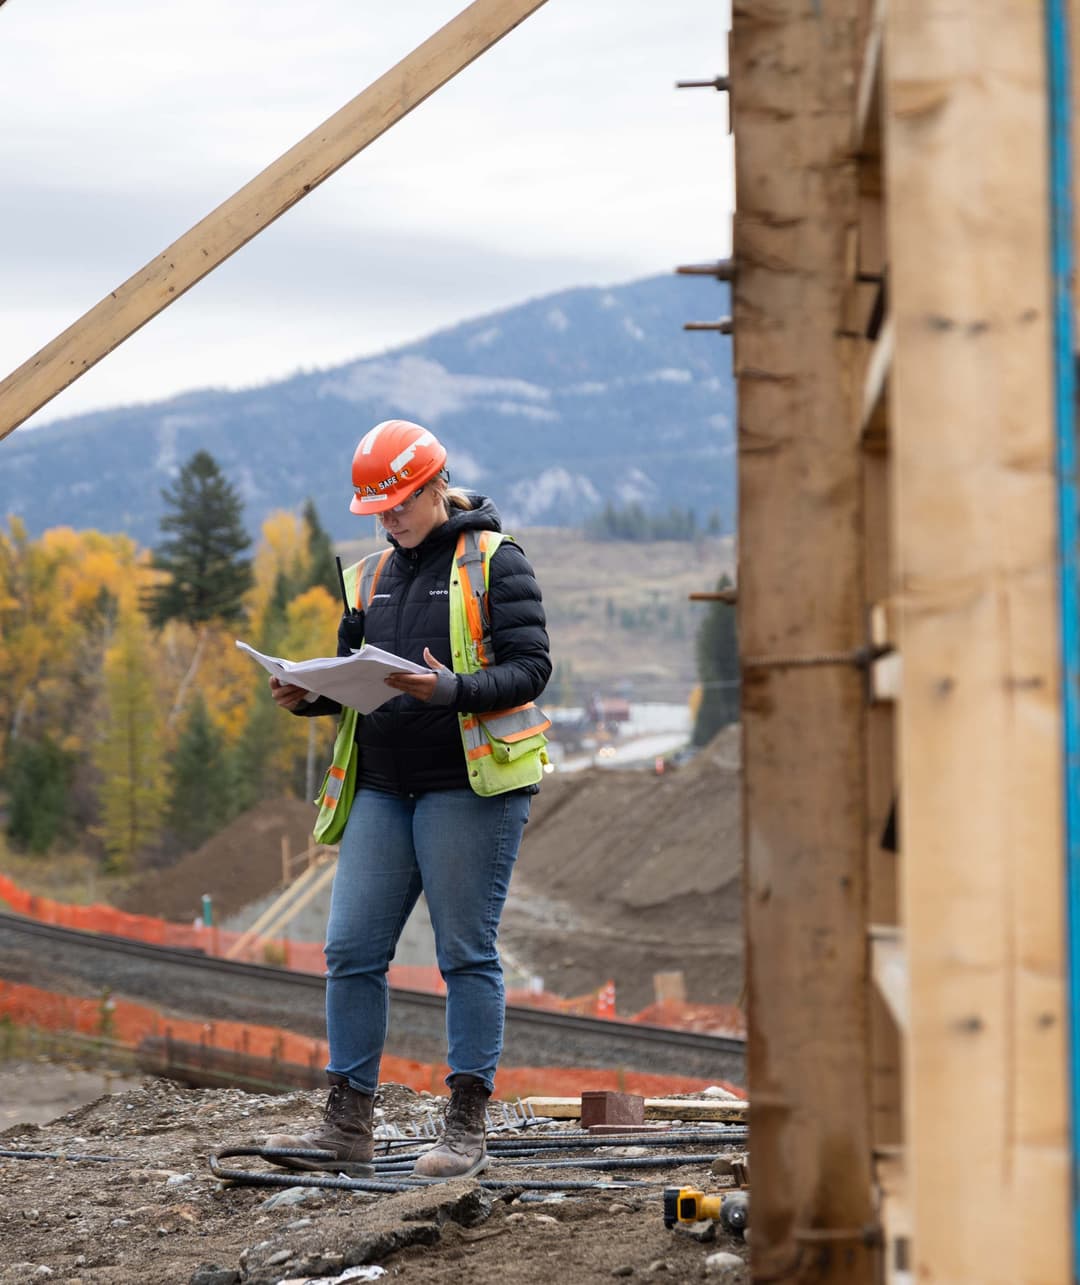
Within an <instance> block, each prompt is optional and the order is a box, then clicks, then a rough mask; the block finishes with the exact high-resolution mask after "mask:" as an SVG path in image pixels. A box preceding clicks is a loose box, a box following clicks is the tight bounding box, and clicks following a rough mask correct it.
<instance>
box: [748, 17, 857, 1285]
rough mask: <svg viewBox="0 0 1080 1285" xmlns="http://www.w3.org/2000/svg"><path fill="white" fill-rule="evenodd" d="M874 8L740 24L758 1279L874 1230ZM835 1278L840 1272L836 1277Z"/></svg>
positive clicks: (852, 1252)
mask: <svg viewBox="0 0 1080 1285" xmlns="http://www.w3.org/2000/svg"><path fill="white" fill-rule="evenodd" d="M857 9H858V5H857V3H856V0H830V3H829V4H827V5H811V4H807V3H805V0H768V2H767V3H756V2H753V3H750V2H746V0H737V3H736V4H735V5H734V6H733V25H732V38H731V60H730V67H729V75H730V78H731V85H732V102H733V104H734V109H735V116H734V122H735V167H736V181H735V186H736V191H737V193H738V205H737V208H736V211H735V223H734V258H735V261H736V262H737V263H738V265H739V283H738V289H737V290H735V291H734V292H733V311H734V324H735V340H734V350H735V373H736V378H737V380H738V412H739V432H738V442H739V542H738V543H739V560H740V565H739V645H740V649H741V651H742V654H743V655H744V656H753V657H758V658H762V660H763V662H764V663H762V664H761V665H755V667H754V668H753V670H752V671H750V672H749V673H747V674H745V675H744V682H743V692H742V701H743V705H742V729H743V749H744V768H743V780H744V834H745V874H746V880H745V886H746V916H745V922H746V932H747V980H748V990H749V1003H748V1012H749V1016H750V1031H749V1035H748V1041H747V1060H748V1074H749V1084H750V1121H751V1123H750V1132H751V1136H752V1138H753V1144H752V1145H753V1152H754V1200H755V1206H754V1235H753V1242H752V1245H751V1254H752V1259H753V1262H752V1275H753V1276H754V1277H755V1279H777V1280H779V1279H783V1280H785V1281H790V1282H801V1281H810V1280H814V1281H823V1280H825V1279H828V1280H829V1281H830V1282H833V1283H835V1285H839V1283H841V1282H842V1283H843V1285H849V1283H850V1285H865V1282H866V1281H870V1280H874V1279H876V1278H877V1258H878V1256H877V1253H876V1251H875V1250H874V1249H872V1248H871V1247H869V1246H866V1245H865V1244H863V1243H862V1242H861V1241H859V1240H853V1239H845V1240H844V1241H843V1250H842V1252H833V1251H830V1252H829V1253H828V1254H827V1255H821V1254H819V1253H818V1252H816V1251H815V1252H814V1253H806V1252H804V1251H803V1250H802V1249H801V1248H800V1247H801V1246H803V1245H805V1243H806V1241H807V1240H808V1239H809V1238H811V1237H815V1236H819V1237H827V1236H829V1235H830V1234H831V1233H835V1234H836V1235H837V1237H838V1238H839V1237H850V1229H851V1228H857V1227H862V1226H865V1225H866V1224H867V1223H869V1222H872V1221H873V1212H874V1211H873V1208H872V1203H871V1192H872V1181H871V1170H870V1155H871V1146H870V1143H871V1128H872V1125H871V1104H870V1087H869V1086H870V1081H871V1072H870V1056H871V1051H870V1038H869V1009H870V1003H871V995H872V988H871V985H870V980H869V975H868V969H867V956H868V952H867V949H866V936H865V933H866V922H865V906H866V896H867V886H866V860H865V856H866V852H865V849H866V789H867V773H866V761H865V759H866V754H865V736H866V698H865V679H864V676H863V675H862V673H861V672H860V671H859V669H858V668H857V667H856V666H855V665H850V666H845V665H835V664H834V665H822V666H815V665H807V666H800V667H788V668H783V667H780V666H776V667H772V666H770V665H769V664H768V663H767V661H768V658H769V657H770V656H777V655H780V654H786V655H793V654H795V655H807V656H809V655H814V654H819V653H832V652H847V651H850V650H852V649H854V648H856V647H859V646H861V645H862V644H863V642H864V641H865V598H864V586H863V580H862V560H863V548H862V540H863V509H862V471H861V470H862V452H861V451H860V447H859V436H858V431H857V425H856V419H857V410H856V409H855V406H854V404H855V403H856V402H857V400H858V391H857V385H856V378H857V376H856V371H855V352H856V347H857V342H858V341H857V340H855V339H851V338H844V337H842V336H841V335H840V333H839V332H840V331H842V330H843V324H842V319H843V315H844V302H845V295H846V289H847V283H848V279H849V276H850V270H849V268H850V260H849V258H848V257H847V252H848V242H847V236H846V232H847V229H848V228H849V227H851V226H853V225H854V224H855V222H856V221H857V217H858V175H857V172H856V165H855V160H854V156H853V152H852V147H851V135H852V121H853V115H854V107H855V101H854V100H855V84H854V76H853V74H852V73H853V70H854V68H855V65H856V56H857V50H856V47H855V19H856V16H857ZM826 1256H827V1257H828V1259H829V1274H828V1275H827V1277H826V1276H825V1275H823V1274H822V1271H821V1260H822V1258H823V1257H826Z"/></svg>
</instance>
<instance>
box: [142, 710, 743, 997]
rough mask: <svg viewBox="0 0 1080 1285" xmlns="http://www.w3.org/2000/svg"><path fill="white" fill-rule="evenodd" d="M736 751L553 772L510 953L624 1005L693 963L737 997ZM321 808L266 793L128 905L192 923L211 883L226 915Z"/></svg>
mask: <svg viewBox="0 0 1080 1285" xmlns="http://www.w3.org/2000/svg"><path fill="white" fill-rule="evenodd" d="M738 756H739V730H738V728H727V729H725V730H724V731H723V732H721V733H720V734H719V735H718V736H717V737H716V738H715V740H714V741H713V742H712V743H711V744H710V745H708V746H707V747H706V748H705V749H703V750H702V751H701V752H700V753H699V754H698V755H697V756H696V757H695V758H693V759H692V760H691V761H690V762H689V763H687V764H685V765H683V766H681V767H669V768H668V769H667V770H666V771H665V772H664V773H663V775H660V776H657V775H656V774H655V773H654V772H652V771H643V770H637V771H634V770H613V769H607V768H589V769H586V770H585V771H582V772H576V773H575V772H567V773H562V774H560V773H555V774H554V775H552V776H550V777H547V778H546V779H545V781H544V784H543V787H542V788H541V791H540V794H539V795H538V796H537V797H536V799H535V800H534V804H533V811H532V817H531V819H530V821H529V824H528V826H527V827H526V831H525V840H524V843H523V845H522V850H521V857H520V859H519V862H518V868H517V871H516V872H515V875H514V881H513V884H512V885H511V892H510V901H509V903H508V905H507V909H506V915H505V917H504V920H503V929H502V933H501V940H502V944H503V947H504V950H505V952H506V955H507V957H508V958H507V962H508V963H510V964H512V965H514V966H515V968H516V969H517V970H520V971H523V972H525V973H531V974H535V975H537V976H539V977H541V978H542V979H543V982H544V985H545V987H546V988H547V989H549V990H552V991H555V992H557V993H558V994H561V995H581V994H585V993H586V992H589V991H592V990H595V989H596V988H597V987H598V986H599V985H601V984H602V983H603V982H605V981H607V980H609V979H611V980H613V981H614V982H615V986H616V1003H617V1007H618V1011H619V1012H620V1013H633V1012H637V1011H638V1010H640V1009H643V1008H645V1007H646V1006H647V1005H649V1004H651V1003H652V1002H653V1000H654V998H655V994H654V986H653V975H654V974H655V973H657V972H672V971H682V972H683V974H684V975H685V979H686V997H687V999H689V1000H690V1001H691V1002H693V1003H699V1004H731V1003H736V1002H737V1001H738V999H739V993H740V988H741V985H742V929H741V917H742V891H741V865H742V839H741V819H740V771H739V757H738ZM312 818H313V810H312V808H311V806H310V805H309V804H307V803H303V802H300V801H298V800H292V799H281V800H277V801H275V802H273V803H266V804H262V805H260V806H259V807H257V808H254V809H252V810H251V811H250V812H247V813H245V814H244V815H243V816H240V817H238V818H237V819H236V820H235V821H233V822H232V824H231V825H230V826H228V828H227V829H225V830H223V831H222V832H221V833H220V834H218V835H216V836H215V837H214V838H213V839H211V840H210V841H209V842H207V843H206V844H204V845H203V846H202V847H201V848H199V849H198V851H196V852H193V853H191V854H190V855H189V856H187V857H185V858H184V859H183V860H181V861H180V862H179V863H177V864H176V865H175V866H172V867H170V868H169V869H167V870H163V871H158V872H155V873H154V874H153V875H152V876H147V877H146V878H145V879H143V880H141V881H140V882H139V883H138V884H137V885H136V886H134V887H132V888H131V889H130V890H129V892H128V893H127V895H126V896H125V898H124V900H123V902H122V903H121V904H122V908H123V909H125V910H132V911H137V912H139V913H142V914H151V915H160V916H162V917H163V918H166V919H171V920H174V921H178V922H184V921H187V920H191V919H193V918H194V917H195V916H197V915H198V913H199V909H200V904H201V898H202V895H203V893H209V894H210V896H211V897H212V898H213V904H214V917H215V921H216V922H217V923H219V924H220V923H222V922H223V921H224V920H225V919H226V918H227V917H229V916H232V915H236V914H238V913H239V912H240V911H242V910H244V909H245V908H249V907H251V906H252V904H253V903H255V902H258V901H259V899H260V898H265V897H266V896H267V895H268V894H271V893H272V892H273V891H274V890H276V889H277V888H278V886H279V885H280V882H281V837H282V835H286V836H287V837H288V840H289V844H290V849H291V851H292V852H293V853H300V852H302V851H304V849H305V848H306V847H307V845H308V842H309V839H310V832H311V825H312ZM320 932H321V928H320ZM427 962H432V963H433V962H434V958H432V959H431V960H430V961H427Z"/></svg>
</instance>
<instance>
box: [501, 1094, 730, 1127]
mask: <svg viewBox="0 0 1080 1285" xmlns="http://www.w3.org/2000/svg"><path fill="white" fill-rule="evenodd" d="M521 1102H522V1105H523V1106H526V1107H530V1108H531V1109H532V1110H533V1111H534V1112H535V1113H536V1114H537V1115H546V1116H550V1117H551V1119H552V1120H577V1119H580V1117H581V1099H580V1098H558V1097H554V1098H547V1097H531V1098H522V1100H521ZM749 1105H750V1104H749V1103H748V1102H743V1101H739V1100H737V1099H732V1098H727V1099H718V1098H646V1099H645V1115H646V1116H647V1117H648V1118H649V1119H652V1120H718V1121H724V1122H727V1123H729V1124H732V1123H734V1124H745V1123H746V1118H747V1115H748V1113H749Z"/></svg>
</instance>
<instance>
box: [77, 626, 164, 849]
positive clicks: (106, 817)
mask: <svg viewBox="0 0 1080 1285" xmlns="http://www.w3.org/2000/svg"><path fill="white" fill-rule="evenodd" d="M105 694H106V715H105V727H104V731H103V735H102V738H101V740H100V741H98V743H97V744H96V745H95V746H94V753H93V758H94V765H95V767H97V769H98V771H99V772H100V773H101V778H102V779H101V794H100V806H101V822H102V823H101V829H100V833H101V837H102V839H103V841H104V844H105V850H106V852H107V853H108V855H109V864H110V865H111V866H112V867H113V869H116V870H124V869H126V868H127V867H128V866H129V865H130V863H131V858H132V857H133V856H134V855H135V853H136V852H137V851H138V850H139V849H140V848H142V847H144V846H145V845H146V844H148V843H150V842H151V841H152V840H154V839H156V838H157V836H158V835H159V833H160V832H161V821H162V813H163V811H164V808H165V794H166V782H165V775H166V769H165V752H164V749H163V746H162V740H161V725H162V718H161V711H160V709H159V706H158V702H157V699H156V696H155V693H154V689H153V681H152V675H151V669H150V656H149V639H148V637H147V633H146V626H145V624H144V623H143V620H142V617H141V616H140V615H139V613H138V612H136V611H134V610H128V611H125V612H124V613H123V614H122V615H121V617H120V621H119V625H118V628H117V632H116V640H115V642H114V644H113V646H111V647H110V648H109V650H108V652H107V654H106V657H105Z"/></svg>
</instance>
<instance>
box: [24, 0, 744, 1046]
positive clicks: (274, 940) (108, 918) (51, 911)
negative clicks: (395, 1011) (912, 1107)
mask: <svg viewBox="0 0 1080 1285" xmlns="http://www.w3.org/2000/svg"><path fill="white" fill-rule="evenodd" d="M0 2H2V0H0ZM0 901H5V902H7V904H8V905H9V906H10V907H11V909H12V910H14V911H15V912H16V913H18V914H21V915H26V916H28V917H30V918H32V919H37V920H39V921H40V922H41V923H46V924H55V925H57V926H58V927H61V928H77V929H80V930H82V931H83V932H97V933H109V934H111V935H113V936H115V937H127V938H130V939H132V940H134V941H143V942H147V943H148V944H150V945H154V946H173V947H181V948H183V949H186V950H199V951H202V952H203V954H206V955H214V956H219V957H222V958H228V959H233V958H235V959H240V960H243V961H245V962H247V963H257V964H274V965H277V966H278V967H281V968H289V969H292V970H294V971H295V972H301V973H315V974H318V975H319V976H322V974H323V973H325V971H326V961H325V959H324V956H323V948H322V946H321V945H320V944H319V943H317V942H307V941H293V940H292V939H291V938H289V937H257V938H255V939H254V940H252V941H250V942H247V941H246V938H247V934H244V933H238V932H227V931H226V930H224V929H222V928H218V927H217V926H216V925H211V926H208V925H205V924H203V923H202V922H200V921H195V922H193V923H191V924H177V923H171V922H169V921H168V920H165V919H159V918H157V917H156V916H153V915H133V914H129V913H128V912H127V911H123V910H116V909H115V908H114V907H112V906H105V905H102V904H101V903H95V904H94V905H90V906H75V905H70V904H68V903H66V902H61V901H53V900H52V899H51V898H49V897H39V896H37V895H35V894H33V893H29V892H26V891H25V890H24V889H22V888H20V887H19V886H18V885H17V884H16V883H15V882H14V881H13V880H12V879H10V878H8V876H7V875H4V874H0ZM241 938H245V942H244V943H243V946H244V948H243V949H242V950H241V951H240V952H239V953H234V948H235V947H236V946H237V943H239V942H240V941H241ZM389 981H390V985H391V986H392V987H394V988H395V989H398V990H412V991H423V992H425V993H426V994H430V995H445V994H446V984H445V982H444V981H443V979H442V976H441V974H440V973H439V970H438V968H437V967H434V966H425V965H410V964H391V965H390V970H389ZM507 1002H508V1003H510V1004H514V1005H522V1006H526V1007H530V1008H541V1009H546V1010H548V1011H552V1012H558V1013H569V1014H574V1015H576V1016H579V1017H607V1018H613V1019H614V1018H617V1016H618V1015H617V1013H616V1009H615V983H614V982H613V981H610V980H608V981H605V982H604V983H603V984H602V985H600V986H598V987H597V988H596V990H593V991H589V992H588V993H587V994H585V995H577V996H572V997H570V998H567V997H564V996H561V995H555V994H553V993H552V992H551V991H547V990H543V989H540V990H534V989H528V990H517V989H513V990H510V991H509V993H508V994H507ZM622 1020H625V1021H631V1022H642V1023H646V1024H649V1025H652V1026H663V1027H668V1028H672V1029H679V1030H692V1031H701V1032H706V1033H709V1034H719V1035H732V1036H735V1037H738V1038H745V1034H746V1022H745V1018H744V1017H743V1014H742V1012H741V1010H739V1009H738V1008H736V1007H734V1006H733V1005H723V1004H719V1005H706V1004H687V1003H682V1002H679V1001H676V1000H665V1001H663V1002H662V1003H657V1004H652V1005H650V1006H649V1007H648V1008H646V1009H644V1010H642V1012H640V1013H638V1014H636V1015H634V1016H631V1017H624V1018H623V1019H622Z"/></svg>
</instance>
